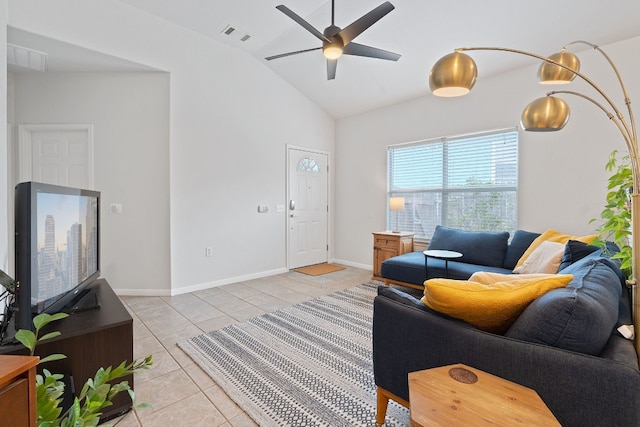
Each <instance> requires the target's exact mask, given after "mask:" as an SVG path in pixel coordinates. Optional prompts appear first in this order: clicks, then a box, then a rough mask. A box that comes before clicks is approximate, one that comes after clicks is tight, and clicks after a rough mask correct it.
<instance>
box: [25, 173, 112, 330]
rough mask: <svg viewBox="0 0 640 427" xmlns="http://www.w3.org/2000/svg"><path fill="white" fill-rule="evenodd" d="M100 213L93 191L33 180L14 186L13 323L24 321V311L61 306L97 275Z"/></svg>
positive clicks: (54, 310)
mask: <svg viewBox="0 0 640 427" xmlns="http://www.w3.org/2000/svg"><path fill="white" fill-rule="evenodd" d="M99 213H100V193H99V192H97V191H92V190H83V189H78V188H70V187H62V186H56V185H50V184H42V183H36V182H25V183H20V184H18V185H17V186H16V218H15V226H16V280H17V281H18V283H19V286H18V292H17V299H18V305H19V308H18V310H19V311H20V312H22V313H21V314H22V316H20V315H19V316H18V322H20V318H22V319H23V321H26V316H27V314H26V313H24V311H27V310H28V311H29V312H30V315H34V314H38V313H42V312H48V313H54V312H57V311H62V310H63V309H64V308H65V306H66V305H67V304H69V303H70V302H72V301H73V300H74V298H77V297H78V294H79V293H80V292H81V291H82V290H83V289H84V288H85V287H86V286H87V285H88V284H90V283H91V282H92V281H94V280H95V279H97V278H98V277H99V275H100V267H99V263H100V257H99V248H100V245H99V234H100V233H99V228H100V227H99V224H100V218H99ZM27 302H28V303H27ZM30 317H31V316H29V320H28V321H29V323H30V322H31V319H30ZM19 327H26V325H20V326H19Z"/></svg>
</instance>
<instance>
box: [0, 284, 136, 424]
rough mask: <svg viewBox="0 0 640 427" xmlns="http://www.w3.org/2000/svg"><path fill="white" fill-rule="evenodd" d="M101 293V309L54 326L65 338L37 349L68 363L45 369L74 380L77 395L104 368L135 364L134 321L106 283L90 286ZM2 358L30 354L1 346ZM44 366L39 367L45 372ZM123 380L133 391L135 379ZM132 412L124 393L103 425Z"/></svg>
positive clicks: (48, 365) (51, 364)
mask: <svg viewBox="0 0 640 427" xmlns="http://www.w3.org/2000/svg"><path fill="white" fill-rule="evenodd" d="M90 287H92V288H93V289H94V290H95V292H96V293H97V296H98V300H99V302H100V307H99V308H97V309H94V310H87V311H79V312H76V313H74V314H72V315H70V316H69V317H67V318H66V319H62V320H60V321H57V322H53V323H51V324H50V325H48V326H47V329H46V331H60V332H61V335H60V336H58V337H56V338H52V339H51V340H48V341H45V342H43V343H42V344H40V345H38V347H37V348H36V355H40V356H42V357H44V356H46V355H48V354H51V353H62V354H65V355H66V356H67V358H66V359H63V360H59V361H55V362H49V363H46V364H44V367H45V368H46V369H47V370H49V371H50V372H52V373H56V374H57V373H60V374H64V375H69V376H72V377H73V384H74V387H75V390H76V392H77V393H79V392H80V390H81V389H82V387H83V385H84V383H85V382H86V380H87V379H88V378H93V376H94V375H95V373H96V371H97V370H98V369H99V368H101V367H104V368H106V367H108V366H113V367H115V366H117V365H119V364H120V363H122V362H123V361H127V362H131V361H132V360H133V319H132V318H131V315H130V314H129V312H128V311H127V310H126V308H125V307H124V305H123V304H122V302H121V301H120V299H119V298H118V296H117V295H116V294H115V293H114V292H113V289H111V286H109V283H107V281H106V280H105V279H98V280H96V281H95V282H94V283H92V284H91V285H90ZM0 354H28V351H27V350H26V349H25V348H24V347H22V345H20V344H17V345H6V346H0ZM41 370H42V366H38V372H41ZM122 380H126V381H128V382H129V385H130V386H131V388H132V389H133V376H132V375H129V376H128V377H125V378H123V379H121V381H122ZM130 408H131V399H130V398H129V395H128V394H127V393H120V394H119V395H118V396H116V398H115V399H114V401H113V406H110V407H108V408H105V410H104V412H103V416H102V417H101V421H103V422H104V421H106V420H108V419H111V418H114V417H117V416H119V415H121V414H124V413H126V412H127V411H128V410H129V409H130Z"/></svg>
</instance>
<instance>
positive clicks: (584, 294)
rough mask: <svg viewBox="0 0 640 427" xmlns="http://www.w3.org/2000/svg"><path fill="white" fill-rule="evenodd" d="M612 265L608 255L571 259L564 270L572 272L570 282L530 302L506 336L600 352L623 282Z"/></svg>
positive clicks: (613, 322) (613, 319)
mask: <svg viewBox="0 0 640 427" xmlns="http://www.w3.org/2000/svg"><path fill="white" fill-rule="evenodd" d="M615 269H616V266H615V263H613V262H612V261H611V260H609V259H607V258H591V257H585V258H584V259H583V260H581V261H579V262H577V263H574V264H573V265H571V266H570V267H569V268H568V269H567V270H565V271H563V274H564V273H565V272H566V274H573V275H574V277H573V280H572V281H571V282H570V283H569V285H567V287H566V288H561V289H554V290H552V291H549V292H547V293H546V294H544V295H542V296H540V297H539V298H538V299H536V300H535V301H533V302H532V303H531V304H529V306H528V307H527V308H526V309H525V310H524V311H523V312H522V314H521V315H520V317H518V319H517V320H516V321H515V322H514V323H513V325H511V327H510V328H509V330H508V331H507V333H506V334H505V336H507V337H510V338H515V339H518V340H523V341H530V342H535V343H540V344H546V345H550V346H553V347H558V348H563V349H565V350H571V351H576V352H579V353H585V354H592V355H598V354H600V352H601V351H602V349H603V348H604V346H605V344H606V343H607V341H608V340H609V337H610V335H611V333H612V331H613V328H614V327H615V325H616V321H617V319H618V304H619V300H620V297H621V295H622V284H621V282H620V277H619V275H618V273H617V272H616V271H615ZM569 270H570V272H569Z"/></svg>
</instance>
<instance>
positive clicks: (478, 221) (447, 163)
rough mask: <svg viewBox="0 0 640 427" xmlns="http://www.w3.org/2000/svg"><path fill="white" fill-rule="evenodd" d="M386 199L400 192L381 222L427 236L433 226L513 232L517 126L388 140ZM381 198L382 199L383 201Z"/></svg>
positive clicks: (516, 174)
mask: <svg viewBox="0 0 640 427" xmlns="http://www.w3.org/2000/svg"><path fill="white" fill-rule="evenodd" d="M387 172H388V198H389V197H404V200H405V205H404V210H402V211H390V210H389V204H388V203H387V225H388V228H389V229H396V225H395V224H396V222H397V223H398V227H399V229H400V230H402V231H410V232H413V233H415V236H416V237H417V238H425V239H429V238H430V237H431V235H432V234H433V231H434V229H435V226H436V225H438V224H442V225H445V226H448V227H455V228H460V229H463V230H469V231H510V232H511V231H514V230H515V229H516V226H517V209H518V200H517V197H518V130H517V128H510V129H502V130H496V131H491V132H483V133H477V134H472V135H465V136H459V137H447V138H438V139H431V140H424V141H418V142H413V143H408V144H400V145H391V146H389V147H388V149H387ZM388 198H387V200H388Z"/></svg>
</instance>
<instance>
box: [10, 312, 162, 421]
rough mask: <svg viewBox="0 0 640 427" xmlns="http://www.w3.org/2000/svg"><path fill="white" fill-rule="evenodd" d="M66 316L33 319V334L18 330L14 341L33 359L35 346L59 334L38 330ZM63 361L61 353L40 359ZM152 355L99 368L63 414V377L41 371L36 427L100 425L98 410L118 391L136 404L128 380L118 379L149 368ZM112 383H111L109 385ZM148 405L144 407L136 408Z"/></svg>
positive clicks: (38, 316) (110, 400)
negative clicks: (127, 362)
mask: <svg viewBox="0 0 640 427" xmlns="http://www.w3.org/2000/svg"><path fill="white" fill-rule="evenodd" d="M67 316H68V314H65V313H57V314H53V315H50V314H47V313H42V314H39V315H37V316H35V317H34V318H33V325H34V329H35V331H30V330H25V329H21V330H19V331H18V332H17V333H16V339H17V340H18V341H20V343H21V344H22V345H24V346H25V347H26V348H27V349H29V351H30V354H31V355H32V356H33V355H34V354H35V348H36V346H37V345H38V344H39V343H40V342H42V341H45V340H48V339H51V338H54V337H57V336H59V335H60V332H58V331H54V332H49V333H47V334H45V335H43V336H40V331H41V330H42V328H44V327H45V326H46V325H48V324H49V323H51V322H54V321H56V320H60V319H64V318H65V317H67ZM64 358H66V356H65V355H63V354H51V355H49V356H47V357H44V358H42V359H41V360H40V363H46V362H50V361H53V360H60V359H64ZM152 363H153V361H152V356H151V355H149V356H147V357H145V358H144V359H142V360H135V361H133V362H131V363H129V364H126V362H122V363H121V364H120V365H118V366H116V367H115V368H113V367H111V366H109V367H107V368H100V369H98V371H97V372H96V374H95V376H94V377H93V378H89V379H88V380H87V381H86V382H85V384H84V386H83V387H82V390H81V391H80V393H79V394H78V395H77V396H74V400H73V405H72V406H71V407H70V408H69V409H68V410H66V411H64V412H63V408H62V397H63V394H64V383H63V382H62V378H63V375H60V374H52V373H51V372H49V371H48V370H47V369H43V370H42V373H43V374H42V375H37V376H36V412H37V422H38V427H71V426H73V427H94V426H97V425H98V423H99V422H100V415H101V410H102V409H103V408H106V407H108V406H111V405H112V400H113V398H114V397H115V396H116V395H117V394H119V393H120V392H123V391H126V392H127V393H129V396H130V397H131V400H132V402H134V403H135V394H134V392H133V390H132V389H131V387H129V384H128V382H127V381H120V382H116V381H117V380H119V379H121V378H123V377H125V376H127V375H130V374H133V373H135V372H137V371H139V370H142V369H148V368H149V367H150V366H151V365H152ZM112 382H113V384H112ZM141 406H147V405H146V404H141V405H137V407H141Z"/></svg>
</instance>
